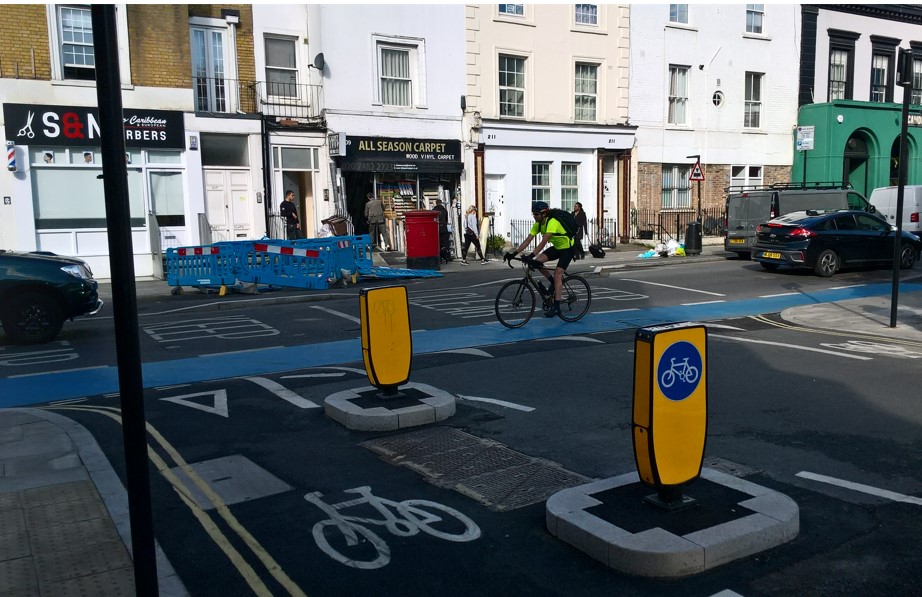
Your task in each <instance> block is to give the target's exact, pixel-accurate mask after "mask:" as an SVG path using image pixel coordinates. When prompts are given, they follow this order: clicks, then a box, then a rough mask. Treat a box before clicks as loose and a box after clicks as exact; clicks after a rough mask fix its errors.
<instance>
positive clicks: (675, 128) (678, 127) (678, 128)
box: [663, 122, 695, 131]
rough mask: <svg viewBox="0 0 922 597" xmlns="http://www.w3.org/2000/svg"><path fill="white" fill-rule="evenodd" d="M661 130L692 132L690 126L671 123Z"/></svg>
mask: <svg viewBox="0 0 922 597" xmlns="http://www.w3.org/2000/svg"><path fill="white" fill-rule="evenodd" d="M663 128H664V129H665V130H667V131H693V130H695V129H693V128H692V127H691V125H688V124H674V123H672V122H667V123H666V124H665V125H664V126H663Z"/></svg>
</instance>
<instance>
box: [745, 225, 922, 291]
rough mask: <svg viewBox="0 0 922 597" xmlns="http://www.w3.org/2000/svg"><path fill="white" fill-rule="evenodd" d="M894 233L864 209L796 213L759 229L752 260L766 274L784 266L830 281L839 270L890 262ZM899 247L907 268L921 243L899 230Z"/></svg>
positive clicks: (901, 266)
mask: <svg viewBox="0 0 922 597" xmlns="http://www.w3.org/2000/svg"><path fill="white" fill-rule="evenodd" d="M896 234H897V233H896V227H895V226H891V225H890V224H888V223H887V222H885V221H884V220H883V219H881V218H880V217H878V216H876V215H873V214H869V213H867V212H863V211H854V210H837V211H829V212H818V211H797V212H793V213H789V214H786V215H783V216H781V217H780V218H775V219H773V220H771V221H770V222H768V223H767V224H761V225H759V226H758V228H757V229H756V243H755V246H753V249H752V258H753V259H754V260H755V261H758V262H759V263H760V264H762V267H764V268H765V269H767V270H774V269H777V268H778V267H779V266H781V265H786V266H790V267H795V268H809V269H812V270H813V271H814V272H816V274H817V275H819V276H823V277H829V276H831V275H833V274H834V273H836V272H837V271H838V270H839V268H841V267H842V266H850V265H874V266H887V265H890V264H892V263H893V239H894V238H896ZM900 246H901V248H900V268H902V269H908V268H910V267H912V266H913V265H914V264H915V263H916V261H918V260H919V251H920V250H922V241H920V240H919V237H918V236H916V235H915V234H912V233H911V232H906V231H903V234H902V240H901V241H900Z"/></svg>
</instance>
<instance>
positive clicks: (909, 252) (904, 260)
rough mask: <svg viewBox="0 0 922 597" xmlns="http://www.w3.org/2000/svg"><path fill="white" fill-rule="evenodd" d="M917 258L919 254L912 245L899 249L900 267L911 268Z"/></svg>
mask: <svg viewBox="0 0 922 597" xmlns="http://www.w3.org/2000/svg"><path fill="white" fill-rule="evenodd" d="M918 258H919V255H918V254H917V253H916V250H915V248H914V247H903V248H902V250H901V251H900V269H911V268H912V266H914V265H915V264H916V261H917V260H918Z"/></svg>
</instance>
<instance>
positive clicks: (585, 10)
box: [576, 4, 599, 25]
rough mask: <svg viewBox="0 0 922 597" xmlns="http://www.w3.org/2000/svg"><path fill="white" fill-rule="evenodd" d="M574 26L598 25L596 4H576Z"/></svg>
mask: <svg viewBox="0 0 922 597" xmlns="http://www.w3.org/2000/svg"><path fill="white" fill-rule="evenodd" d="M576 24H577V25H598V24H599V7H598V5H597V4H577V5H576Z"/></svg>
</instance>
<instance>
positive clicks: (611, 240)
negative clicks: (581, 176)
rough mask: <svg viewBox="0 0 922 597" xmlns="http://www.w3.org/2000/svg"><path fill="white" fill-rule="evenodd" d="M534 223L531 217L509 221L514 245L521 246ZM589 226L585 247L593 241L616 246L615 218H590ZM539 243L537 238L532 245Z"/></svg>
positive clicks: (510, 239) (584, 242)
mask: <svg viewBox="0 0 922 597" xmlns="http://www.w3.org/2000/svg"><path fill="white" fill-rule="evenodd" d="M534 223H535V221H534V220H533V219H530V218H529V219H528V220H512V221H511V222H510V223H509V228H510V230H509V232H510V234H509V237H508V238H509V242H511V243H512V246H513V247H517V246H519V245H520V244H521V243H522V241H524V240H525V237H527V236H528V233H529V232H530V231H531V226H532V224H534ZM588 226H589V230H588V238H585V237H584V238H583V248H585V247H588V246H589V245H590V244H593V243H598V244H600V245H602V246H603V247H614V246H615V245H616V243H617V237H618V229H617V223H616V222H615V219H614V218H602V219H597V218H590V219H589V221H588ZM537 244H538V242H537V239H536V240H535V242H534V243H532V246H535V245H537Z"/></svg>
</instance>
